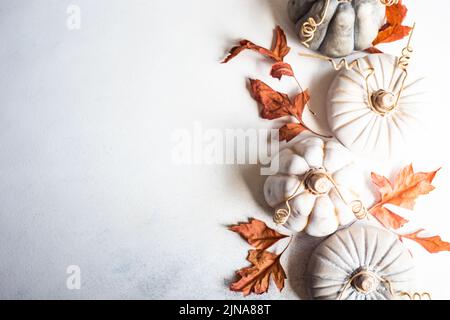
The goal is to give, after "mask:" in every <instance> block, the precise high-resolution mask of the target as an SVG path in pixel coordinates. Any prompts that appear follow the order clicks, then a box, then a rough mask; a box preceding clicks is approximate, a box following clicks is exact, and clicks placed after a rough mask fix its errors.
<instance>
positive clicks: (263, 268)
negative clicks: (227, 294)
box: [230, 250, 286, 296]
mask: <svg viewBox="0 0 450 320" xmlns="http://www.w3.org/2000/svg"><path fill="white" fill-rule="evenodd" d="M280 257H281V255H276V254H273V253H271V252H268V251H264V250H250V251H249V255H248V257H247V260H248V261H249V262H250V263H251V264H252V265H251V266H250V267H247V268H243V269H241V270H239V271H238V272H237V275H238V276H239V277H240V279H239V280H238V281H236V282H234V283H232V284H231V286H230V290H232V291H237V292H242V293H243V294H244V296H248V295H249V294H251V293H255V294H263V293H266V292H267V291H268V290H269V283H270V278H273V280H274V282H275V284H276V286H277V287H278V289H279V290H280V291H281V290H282V289H283V288H284V280H285V279H286V273H285V272H284V269H283V267H282V265H281V263H280Z"/></svg>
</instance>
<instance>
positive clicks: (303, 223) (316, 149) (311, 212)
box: [264, 137, 367, 237]
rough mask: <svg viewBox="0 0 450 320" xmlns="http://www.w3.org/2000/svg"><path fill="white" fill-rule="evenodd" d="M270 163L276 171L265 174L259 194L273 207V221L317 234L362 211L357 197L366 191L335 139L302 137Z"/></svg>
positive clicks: (361, 176)
mask: <svg viewBox="0 0 450 320" xmlns="http://www.w3.org/2000/svg"><path fill="white" fill-rule="evenodd" d="M273 161H277V163H278V172H277V173H276V174H275V175H273V176H269V177H268V178H267V180H266V182H265V185H264V196H265V199H266V201H267V203H268V204H269V205H270V206H272V207H273V208H275V216H274V220H275V222H276V223H278V224H283V225H284V226H286V227H287V228H289V229H291V230H292V231H294V232H300V231H305V232H306V233H307V234H309V235H311V236H315V237H323V236H327V235H329V234H332V233H333V232H335V231H336V230H337V229H338V228H339V227H340V226H345V225H347V224H349V223H350V222H352V221H354V220H355V215H364V214H365V212H364V206H363V205H362V203H363V202H362V201H361V200H360V199H361V194H362V193H363V194H367V193H365V192H362V191H365V190H367V188H366V185H365V183H366V182H365V181H364V176H363V174H362V173H361V172H360V170H359V169H358V167H357V166H356V165H355V163H354V161H353V157H352V155H351V153H350V152H349V151H348V150H347V149H346V148H344V147H343V146H342V145H341V144H340V143H339V142H337V141H336V140H329V141H324V140H323V139H321V138H318V137H308V138H306V139H303V140H301V141H300V142H298V143H297V144H295V145H294V148H293V150H291V149H285V150H283V151H281V152H280V154H279V155H278V156H276V157H275V158H274V160H273ZM363 199H367V197H364V196H363Z"/></svg>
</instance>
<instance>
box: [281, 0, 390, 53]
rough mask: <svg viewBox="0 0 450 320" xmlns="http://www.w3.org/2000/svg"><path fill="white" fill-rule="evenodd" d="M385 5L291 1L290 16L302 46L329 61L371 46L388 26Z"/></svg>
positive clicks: (358, 0) (363, 0) (364, 0)
mask: <svg viewBox="0 0 450 320" xmlns="http://www.w3.org/2000/svg"><path fill="white" fill-rule="evenodd" d="M388 2H389V1H388ZM383 3H386V1H385V0H381V1H380V0H353V1H351V0H290V1H289V3H288V13H289V17H290V19H291V21H292V22H294V23H295V30H296V32H297V33H298V35H299V37H300V41H301V43H302V44H304V45H305V46H306V47H309V48H310V49H312V50H317V51H320V52H321V53H322V54H324V55H326V56H328V57H344V56H347V55H349V54H351V53H352V52H353V51H354V50H364V49H367V48H370V47H371V46H372V42H373V40H375V38H376V37H377V34H378V30H379V29H380V28H381V27H382V26H383V25H384V22H385V17H386V7H385V5H384V4H383Z"/></svg>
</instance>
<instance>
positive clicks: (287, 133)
mask: <svg viewBox="0 0 450 320" xmlns="http://www.w3.org/2000/svg"><path fill="white" fill-rule="evenodd" d="M305 130H307V129H306V128H305V127H304V126H303V125H302V124H300V123H288V124H286V125H284V126H282V127H281V128H280V141H285V140H286V141H287V142H289V141H291V140H292V139H294V138H295V137H296V136H298V135H299V134H300V133H302V132H303V131H305Z"/></svg>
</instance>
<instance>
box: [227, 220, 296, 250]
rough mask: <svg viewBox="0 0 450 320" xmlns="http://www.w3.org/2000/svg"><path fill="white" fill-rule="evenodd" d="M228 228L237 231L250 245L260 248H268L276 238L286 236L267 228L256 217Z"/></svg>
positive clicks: (279, 238) (276, 240)
mask: <svg viewBox="0 0 450 320" xmlns="http://www.w3.org/2000/svg"><path fill="white" fill-rule="evenodd" d="M229 229H230V230H231V231H233V232H236V233H239V234H240V235H241V236H242V237H243V238H244V239H245V240H246V241H247V242H248V243H249V244H250V245H252V246H253V247H255V248H256V249H260V250H265V249H267V248H270V247H271V246H272V245H274V244H275V243H276V242H278V240H281V239H284V238H286V237H288V236H286V235H284V234H281V233H278V232H277V231H275V230H273V229H271V228H269V227H268V226H267V225H266V224H265V223H264V222H262V221H261V220H257V219H251V220H250V222H249V223H241V224H238V225H235V226H231V227H230V228H229Z"/></svg>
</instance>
